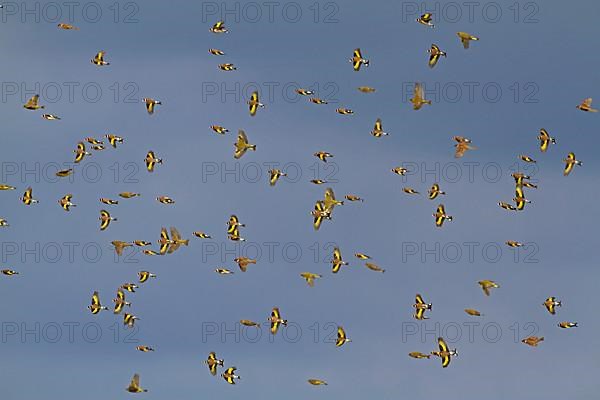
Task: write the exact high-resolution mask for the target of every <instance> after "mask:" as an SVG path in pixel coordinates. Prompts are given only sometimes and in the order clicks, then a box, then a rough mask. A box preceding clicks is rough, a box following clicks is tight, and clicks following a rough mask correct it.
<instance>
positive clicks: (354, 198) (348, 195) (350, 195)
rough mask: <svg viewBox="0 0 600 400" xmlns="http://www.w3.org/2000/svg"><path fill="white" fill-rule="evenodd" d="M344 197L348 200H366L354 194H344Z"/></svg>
mask: <svg viewBox="0 0 600 400" xmlns="http://www.w3.org/2000/svg"><path fill="white" fill-rule="evenodd" d="M344 198H345V199H346V200H348V201H360V202H364V201H365V200H364V199H363V198H362V197H358V196H355V195H353V194H347V195H345V196H344Z"/></svg>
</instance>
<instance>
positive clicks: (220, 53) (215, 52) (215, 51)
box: [208, 49, 225, 56]
mask: <svg viewBox="0 0 600 400" xmlns="http://www.w3.org/2000/svg"><path fill="white" fill-rule="evenodd" d="M208 52H209V53H210V54H212V55H213V56H224V55H225V53H224V52H223V51H221V50H219V49H208Z"/></svg>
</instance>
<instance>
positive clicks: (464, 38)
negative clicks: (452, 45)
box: [456, 32, 479, 49]
mask: <svg viewBox="0 0 600 400" xmlns="http://www.w3.org/2000/svg"><path fill="white" fill-rule="evenodd" d="M456 34H457V35H458V37H459V38H460V41H461V42H462V45H463V47H464V48H465V49H468V48H469V44H470V42H471V40H475V41H477V40H479V38H478V37H476V36H473V35H471V34H470V33H467V32H456Z"/></svg>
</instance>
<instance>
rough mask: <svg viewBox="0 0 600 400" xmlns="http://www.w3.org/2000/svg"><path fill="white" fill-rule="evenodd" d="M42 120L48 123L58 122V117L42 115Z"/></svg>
mask: <svg viewBox="0 0 600 400" xmlns="http://www.w3.org/2000/svg"><path fill="white" fill-rule="evenodd" d="M42 118H44V119H45V120H48V121H57V120H60V117H59V116H58V115H54V114H42Z"/></svg>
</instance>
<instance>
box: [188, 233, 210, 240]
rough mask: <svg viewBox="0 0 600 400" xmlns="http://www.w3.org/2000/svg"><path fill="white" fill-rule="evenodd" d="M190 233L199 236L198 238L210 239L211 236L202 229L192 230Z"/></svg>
mask: <svg viewBox="0 0 600 400" xmlns="http://www.w3.org/2000/svg"><path fill="white" fill-rule="evenodd" d="M192 234H193V235H194V236H196V237H199V238H200V239H212V237H211V236H210V235H209V234H207V233H204V232H202V231H194V232H193V233H192Z"/></svg>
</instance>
